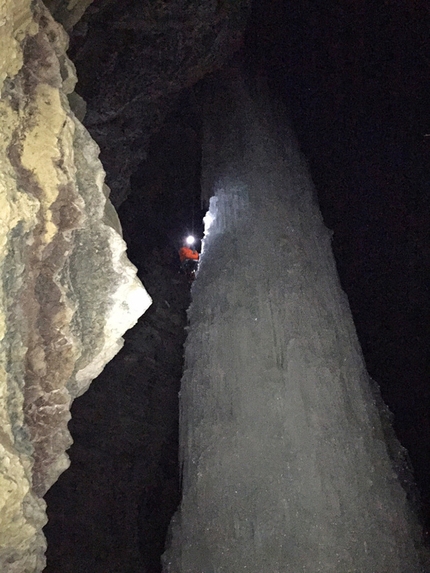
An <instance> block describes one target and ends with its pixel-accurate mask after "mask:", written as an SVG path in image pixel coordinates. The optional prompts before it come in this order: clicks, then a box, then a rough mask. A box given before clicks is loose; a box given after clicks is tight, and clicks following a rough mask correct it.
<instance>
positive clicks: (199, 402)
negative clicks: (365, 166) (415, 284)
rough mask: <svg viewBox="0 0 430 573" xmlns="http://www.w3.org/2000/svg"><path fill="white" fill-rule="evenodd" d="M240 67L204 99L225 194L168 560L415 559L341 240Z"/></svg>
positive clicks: (211, 246) (329, 569) (292, 564)
mask: <svg viewBox="0 0 430 573" xmlns="http://www.w3.org/2000/svg"><path fill="white" fill-rule="evenodd" d="M254 91H255V93H254V95H253V96H251V95H250V93H249V91H248V89H247V88H246V87H245V82H244V81H243V80H242V79H241V74H240V73H239V72H238V71H236V70H233V71H230V72H229V73H227V74H225V76H224V78H223V79H218V80H217V81H214V82H213V83H212V84H211V85H210V87H209V89H208V95H207V97H206V104H205V112H204V114H205V124H206V129H205V131H206V135H205V143H204V148H203V158H204V167H203V181H204V185H205V193H206V195H207V196H212V198H211V199H210V209H209V213H208V216H207V219H206V223H207V224H206V236H205V240H204V246H203V254H202V258H201V266H200V269H199V271H198V276H197V279H196V282H195V284H194V287H193V290H192V298H193V301H192V304H191V307H190V310H189V335H188V340H187V343H186V355H185V360H186V364H185V373H184V377H183V380H182V388H181V419H180V424H181V427H180V434H181V436H180V450H181V466H182V471H183V499H182V504H181V507H180V510H179V511H178V513H177V514H176V516H175V518H174V520H173V523H172V528H171V540H170V547H169V549H168V551H167V552H166V554H165V559H164V570H165V571H166V572H168V573H195V572H196V571H201V572H204V573H231V572H232V571H235V572H238V571H246V572H248V573H252V572H254V573H262V572H271V573H278V572H279V573H280V572H282V573H284V572H285V573H287V572H288V573H298V572H299V571H302V572H306V573H317V572H319V573H321V572H324V573H347V572H355V573H376V572H377V573H406V572H407V573H413V572H417V571H419V564H418V558H417V556H416V553H415V547H414V541H413V540H414V536H415V525H414V520H413V518H412V517H411V515H410V512H409V509H408V505H407V500H406V495H405V493H404V491H403V489H402V488H401V486H400V485H399V481H398V479H397V477H396V475H395V472H394V470H393V466H392V462H391V460H390V457H389V455H388V453H387V447H386V444H385V442H384V437H383V431H382V426H381V422H380V417H379V414H378V410H377V406H376V404H375V401H374V397H373V394H372V391H371V388H370V384H369V379H368V375H367V373H366V370H365V366H364V362H363V358H362V355H361V350H360V348H359V344H358V341H357V337H356V333H355V330H354V326H353V322H352V318H351V314H350V310H349V306H348V302H347V299H346V296H345V294H344V293H343V291H342V290H341V288H340V285H339V281H338V278H337V273H336V268H335V264H334V260H333V257H332V254H331V244H330V242H331V239H330V234H329V232H328V230H327V229H326V228H325V227H324V225H323V222H322V217H321V215H320V213H319V209H318V206H317V203H316V201H315V200H314V189H313V187H312V182H311V181H310V178H309V175H308V172H307V168H306V164H305V162H304V160H303V158H302V156H301V155H300V153H299V151H298V148H297V145H296V143H295V141H294V137H293V136H292V134H291V131H290V129H289V128H288V127H287V126H285V121H284V120H283V119H282V113H281V112H280V111H279V110H278V109H277V106H276V105H275V104H273V102H272V103H271V102H270V101H269V100H268V96H267V95H265V91H264V89H263V88H257V89H255V90H254Z"/></svg>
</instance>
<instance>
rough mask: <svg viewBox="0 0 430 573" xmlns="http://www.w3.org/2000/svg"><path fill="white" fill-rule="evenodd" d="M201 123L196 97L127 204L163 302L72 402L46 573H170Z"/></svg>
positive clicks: (150, 285) (133, 236) (197, 222)
mask: <svg viewBox="0 0 430 573" xmlns="http://www.w3.org/2000/svg"><path fill="white" fill-rule="evenodd" d="M199 121H200V120H199V117H198V113H197V110H196V107H195V104H194V97H193V93H192V92H191V91H190V92H185V93H184V94H183V96H182V97H181V98H179V101H178V105H177V107H176V108H175V110H174V111H173V112H172V113H171V114H170V115H169V116H168V117H167V118H166V121H165V122H164V125H163V127H162V129H161V130H160V131H159V132H158V133H157V134H156V135H154V136H153V137H152V139H151V142H150V146H149V150H148V155H147V158H146V161H144V162H143V163H142V164H141V165H140V166H139V169H138V170H137V171H136V173H135V174H134V176H133V177H132V186H131V189H132V192H131V194H130V196H129V198H128V199H127V200H126V201H125V202H124V203H123V205H122V206H121V208H120V209H119V216H120V219H121V223H122V225H123V232H124V237H125V239H126V242H127V244H128V246H129V247H128V255H129V258H130V259H131V261H132V262H133V263H134V264H135V265H136V266H137V268H138V274H139V277H140V279H141V280H142V282H143V283H144V285H145V287H146V288H147V290H148V292H149V294H150V295H151V297H152V299H153V303H152V306H151V307H150V308H149V310H148V311H147V312H146V313H145V314H144V316H143V317H142V318H141V319H140V321H139V323H138V324H137V325H136V326H135V327H134V328H133V329H132V330H130V331H129V332H127V333H126V335H125V345H124V348H123V349H122V351H121V352H120V353H119V354H118V355H117V356H116V357H115V358H114V359H113V360H112V362H110V363H109V364H108V365H107V366H106V368H105V370H104V371H103V373H102V374H101V375H100V376H99V377H98V378H97V379H96V380H95V381H94V382H93V383H92V385H91V386H90V389H89V390H88V391H87V392H86V393H85V394H84V395H83V396H82V397H80V398H78V399H77V400H76V401H75V403H74V404H73V407H72V420H71V422H70V424H69V428H70V431H71V434H72V437H73V440H74V443H73V445H72V447H71V448H70V450H69V452H68V453H69V455H70V460H71V467H70V468H69V469H68V470H67V471H66V472H65V473H64V474H63V475H62V476H61V477H60V479H59V480H58V482H57V483H56V484H55V485H54V486H53V487H52V488H51V490H50V491H49V492H48V494H47V495H46V501H47V504H48V517H49V522H48V524H47V526H46V527H45V530H44V531H45V534H46V536H47V539H48V551H47V560H48V564H47V567H46V569H45V572H46V573H54V572H55V573H58V571H62V573H77V572H80V571H91V572H92V573H117V572H120V571H121V573H123V572H128V573H132V572H136V573H137V572H139V573H142V572H148V573H158V572H160V571H161V565H160V556H161V554H162V552H163V550H164V543H165V538H166V534H167V528H168V525H169V522H170V520H171V517H172V514H173V512H174V511H175V509H176V507H177V505H178V503H179V501H180V491H179V472H178V461H177V460H178V391H179V385H180V379H181V375H182V368H183V344H184V340H185V336H186V332H185V325H186V309H187V307H188V305H189V301H190V291H189V285H188V282H187V279H186V277H185V276H184V275H182V274H180V272H179V259H178V254H177V250H178V248H179V247H180V244H181V241H182V238H183V236H184V234H187V233H189V232H191V231H194V232H195V233H196V235H197V236H201V233H202V228H201V225H202V212H201V210H200V158H201V141H200V140H201V135H200V122H199ZM107 167H108V166H107Z"/></svg>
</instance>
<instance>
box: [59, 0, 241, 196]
mask: <svg viewBox="0 0 430 573" xmlns="http://www.w3.org/2000/svg"><path fill="white" fill-rule="evenodd" d="M249 5H250V2H249V0H225V1H224V0H218V1H217V0H201V1H199V2H193V1H191V0H172V1H169V2H163V1H156V2H152V1H149V0H146V1H142V2H140V1H136V0H125V1H122V2H112V1H106V0H105V1H101V2H97V3H94V4H93V5H91V6H90V7H89V8H88V10H87V12H86V13H85V15H84V17H83V18H82V20H81V21H80V22H79V23H78V24H77V25H76V26H75V27H74V29H73V30H72V31H71V50H70V56H71V58H72V59H73V61H74V63H75V64H76V67H77V70H78V77H79V80H80V82H82V83H80V84H78V87H77V89H78V92H79V93H80V94H81V95H82V96H83V98H84V99H85V101H86V102H87V104H88V110H87V116H86V119H85V125H86V126H87V127H88V129H89V131H90V133H91V135H92V136H93V137H94V139H95V140H96V141H97V143H98V144H99V146H100V148H101V158H102V161H103V163H104V164H105V165H109V176H108V180H107V182H108V184H109V186H110V187H111V189H112V196H111V198H112V202H113V203H114V205H116V206H118V205H119V204H120V203H121V202H122V201H123V200H124V198H125V197H126V196H127V194H128V191H129V180H130V175H131V174H132V173H133V171H134V170H135V169H136V168H137V166H138V165H139V163H141V162H142V161H143V160H144V159H145V157H146V151H147V144H148V140H149V137H150V135H151V133H152V132H154V131H156V130H157V129H158V128H159V127H160V125H161V124H162V122H163V119H164V118H165V116H166V114H167V113H168V112H169V111H170V110H171V109H172V107H173V106H174V104H175V102H176V99H177V96H178V94H179V92H180V91H181V90H182V89H184V88H189V87H190V86H192V85H194V84H195V83H196V82H197V81H199V80H200V79H201V78H203V77H204V76H205V75H206V74H208V73H210V72H212V71H214V70H216V69H217V68H218V67H220V66H221V65H222V64H223V63H224V62H225V61H226V59H227V58H229V57H230V56H231V55H232V54H233V53H234V51H235V50H237V48H238V47H239V45H240V43H241V39H242V31H243V29H244V27H245V24H246V17H247V13H248V7H249ZM54 13H55V14H59V12H58V10H57V11H55V12H54Z"/></svg>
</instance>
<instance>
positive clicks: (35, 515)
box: [0, 0, 150, 573]
mask: <svg viewBox="0 0 430 573" xmlns="http://www.w3.org/2000/svg"><path fill="white" fill-rule="evenodd" d="M0 15H1V25H2V27H1V35H0V54H1V60H0V83H1V99H0V131H1V133H2V140H1V142H0V172H1V177H0V202H1V203H0V220H1V224H0V276H1V279H0V293H1V310H0V395H1V399H0V420H1V433H0V452H1V454H0V499H1V504H0V569H1V571H2V572H4V573H33V572H36V571H41V570H42V569H43V566H44V550H45V541H44V537H43V535H42V532H41V528H42V526H43V525H44V523H45V521H46V516H45V504H44V502H43V501H42V496H43V495H44V494H45V493H46V491H47V489H48V488H49V487H50V486H51V485H52V484H53V483H54V482H55V481H56V479H57V478H58V476H59V474H60V473H61V472H62V471H64V470H65V469H66V467H67V466H68V458H67V455H66V454H65V450H66V449H67V448H68V447H69V446H70V443H71V438H70V434H69V431H68V429H67V423H68V421H69V419H70V405H71V403H72V401H73V399H74V398H75V397H76V396H78V395H80V394H82V393H83V392H85V390H86V389H87V388H88V385H89V384H90V382H91V380H92V379H93V378H94V377H95V376H97V375H98V374H99V373H100V371H101V370H102V369H103V367H104V365H105V364H106V362H107V361H108V360H110V359H111V358H112V356H113V355H114V354H115V353H116V352H117V351H118V350H119V348H120V347H121V345H122V338H121V336H122V334H123V333H124V331H125V330H126V329H127V328H129V327H130V326H131V325H132V324H134V322H135V321H136V320H137V318H138V317H139V316H140V315H141V314H142V313H143V312H144V311H145V309H146V308H147V307H148V305H149V304H150V298H149V295H148V294H147V293H146V291H145V290H144V288H143V287H142V285H141V283H140V281H139V280H138V279H137V278H136V269H135V267H134V266H133V265H131V264H130V263H129V262H128V260H127V258H126V256H125V243H124V241H123V240H122V238H121V232H120V227H119V223H118V219H117V217H116V214H115V212H114V210H113V207H112V205H111V204H110V202H109V200H108V199H107V195H108V193H109V189H108V188H107V187H106V186H105V185H104V175H105V174H104V171H103V168H102V165H101V163H100V161H99V159H98V154H99V149H98V147H97V145H96V144H95V143H94V141H93V140H92V139H91V137H90V136H89V134H88V132H87V131H86V129H85V128H84V127H83V126H82V125H81V124H80V122H79V121H78V120H77V118H76V116H75V115H74V113H73V111H72V110H71V108H70V104H69V99H68V96H71V94H72V92H73V90H74V86H75V83H76V76H75V70H74V66H73V65H72V64H71V62H70V61H69V59H68V58H67V56H66V49H67V43H68V42H67V36H66V35H65V33H64V31H63V29H62V27H61V26H60V25H58V24H56V23H55V22H54V20H53V19H52V17H51V15H50V13H49V12H48V11H47V9H46V8H45V6H44V5H43V4H42V3H41V2H38V1H30V0H5V1H3V2H2V3H1V4H0ZM71 101H73V100H72V99H71ZM75 101H76V100H75Z"/></svg>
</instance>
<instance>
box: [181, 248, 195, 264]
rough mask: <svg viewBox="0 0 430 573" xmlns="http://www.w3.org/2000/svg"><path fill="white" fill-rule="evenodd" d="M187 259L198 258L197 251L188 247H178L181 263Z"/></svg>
mask: <svg viewBox="0 0 430 573" xmlns="http://www.w3.org/2000/svg"><path fill="white" fill-rule="evenodd" d="M187 259H193V260H195V261H198V260H199V253H198V252H197V251H195V250H193V249H190V248H189V247H181V248H180V249H179V260H180V261H181V263H183V262H184V261H185V260H187Z"/></svg>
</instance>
